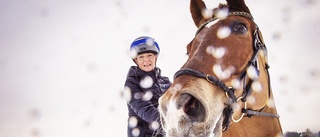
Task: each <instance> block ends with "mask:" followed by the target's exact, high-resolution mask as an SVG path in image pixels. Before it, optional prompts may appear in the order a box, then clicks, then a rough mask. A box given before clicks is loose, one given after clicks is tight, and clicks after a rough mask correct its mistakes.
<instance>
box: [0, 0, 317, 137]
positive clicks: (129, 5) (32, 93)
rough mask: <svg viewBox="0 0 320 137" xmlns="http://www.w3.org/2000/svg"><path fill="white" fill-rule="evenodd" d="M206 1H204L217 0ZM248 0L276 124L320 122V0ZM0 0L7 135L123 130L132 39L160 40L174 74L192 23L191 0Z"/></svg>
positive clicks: (68, 136)
mask: <svg viewBox="0 0 320 137" xmlns="http://www.w3.org/2000/svg"><path fill="white" fill-rule="evenodd" d="M205 1H206V3H208V4H210V5H208V7H209V8H213V7H216V6H217V5H218V3H225V1H220V0H219V1H212V0H205ZM246 3H247V5H248V7H249V9H250V11H251V12H252V14H253V16H254V19H255V22H256V23H257V25H258V26H259V27H260V30H261V32H262V34H263V37H264V41H265V43H266V45H267V47H268V58H269V62H268V63H269V65H270V77H271V87H272V91H273V93H274V97H275V100H270V101H268V105H269V106H274V105H275V106H276V108H277V111H278V113H279V115H280V121H281V124H282V129H283V130H284V131H301V132H302V131H305V129H306V128H309V129H310V130H311V131H314V132H317V131H319V129H320V124H319V122H317V121H315V120H314V119H317V117H318V115H319V110H320V107H319V105H317V104H319V103H320V102H319V99H318V97H319V96H320V92H318V88H317V87H318V84H319V83H320V66H319V63H317V62H318V60H317V59H318V53H319V52H318V51H319V46H318V44H317V43H318V39H319V34H320V29H319V28H320V26H319V25H318V24H319V22H320V17H319V14H318V11H319V9H320V2H319V1H317V0H291V1H289V0H284V1H276V0H269V1H265V0H247V1H246ZM164 7H165V8H166V10H163V9H164ZM0 8H1V11H3V12H0V16H1V22H0V30H1V31H0V80H1V84H0V108H1V109H0V121H1V123H0V135H1V136H5V137H21V136H24V137H42V136H45V137H88V136H92V137H105V136H110V135H112V136H126V130H127V124H128V116H127V113H128V112H127V106H126V102H127V101H126V100H128V97H131V96H134V95H130V93H129V90H128V89H124V87H123V85H124V81H125V78H126V75H127V72H128V69H129V67H130V66H131V65H135V64H134V63H133V61H132V59H131V56H130V54H129V52H128V50H129V47H130V44H131V42H132V41H133V40H134V39H135V38H137V37H139V36H144V35H148V36H152V37H153V38H155V39H156V41H157V42H158V44H159V46H160V48H161V53H160V55H159V59H158V62H157V66H158V67H160V68H161V69H162V75H165V76H168V77H169V78H170V79H171V80H173V75H174V73H175V72H176V71H177V70H178V69H179V68H180V67H181V66H182V65H183V63H184V62H185V61H186V59H187V56H186V55H185V53H186V47H185V46H186V45H187V44H188V43H189V42H190V41H191V40H192V39H193V38H194V34H195V32H196V30H197V28H196V27H195V25H194V23H193V21H192V19H191V15H190V11H189V1H172V0H171V1H169V0H162V1H150V0H141V1H139V2H137V1H121V0H113V1H97V0H90V1H87V0H80V1H61V0H55V1H53V0H46V1H40V0H34V1H21V0H16V1H10V0H4V1H0ZM270 9H272V10H270ZM172 11H174V12H172ZM210 14H211V13H210ZM226 36H227V35H224V36H223V37H226ZM133 56H134V55H133ZM217 70H218V71H220V72H223V71H224V70H219V69H217ZM235 84H236V83H235ZM176 88H177V90H178V89H179V86H177V87H176ZM180 88H181V86H180ZM128 93H129V94H128ZM138 96H139V97H140V98H142V97H143V95H138ZM248 100H251V102H253V103H254V102H255V101H254V100H255V99H250V98H249V99H248ZM306 108H310V109H306ZM301 116H303V117H304V118H303V119H299V117H301ZM292 119H294V120H292ZM297 123H299V124H297ZM139 132H140V131H138V130H134V133H135V134H139Z"/></svg>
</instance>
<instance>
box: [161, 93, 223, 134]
mask: <svg viewBox="0 0 320 137" xmlns="http://www.w3.org/2000/svg"><path fill="white" fill-rule="evenodd" d="M169 90H170V89H169ZM167 92H168V93H166V94H165V95H164V96H162V97H161V98H160V101H159V102H160V107H159V110H160V116H161V124H162V127H163V129H164V130H165V132H166V135H167V136H168V137H209V136H213V135H214V136H215V137H219V136H220V135H221V134H222V133H221V131H222V130H221V129H222V121H223V115H222V111H223V104H219V103H218V102H221V101H213V100H214V99H215V98H210V96H211V95H209V96H208V95H206V94H198V93H201V92H199V91H194V90H180V91H175V92H170V91H167ZM171 93H174V94H171ZM196 93H197V94H196ZM202 93H204V92H203V91H202ZM169 94H170V95H169ZM212 99H213V100H212ZM216 100H219V99H216ZM207 102H212V103H211V104H209V103H207Z"/></svg>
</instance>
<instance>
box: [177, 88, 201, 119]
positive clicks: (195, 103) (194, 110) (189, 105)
mask: <svg viewBox="0 0 320 137" xmlns="http://www.w3.org/2000/svg"><path fill="white" fill-rule="evenodd" d="M176 107H177V109H180V108H182V109H183V111H184V112H185V113H186V114H187V116H188V118H189V119H190V120H192V121H198V122H200V121H204V118H205V109H204V107H203V105H202V104H201V103H200V101H199V100H197V99H196V98H195V97H193V96H191V95H190V94H182V95H181V97H180V98H179V99H178V100H177V106H176Z"/></svg>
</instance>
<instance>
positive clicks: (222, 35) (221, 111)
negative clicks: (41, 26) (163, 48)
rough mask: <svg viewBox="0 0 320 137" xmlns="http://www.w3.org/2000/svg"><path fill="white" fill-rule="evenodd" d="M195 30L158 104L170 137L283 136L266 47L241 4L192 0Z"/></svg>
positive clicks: (237, 0) (230, 0)
mask: <svg viewBox="0 0 320 137" xmlns="http://www.w3.org/2000/svg"><path fill="white" fill-rule="evenodd" d="M190 11H191V15H192V18H193V21H194V23H195V25H196V26H197V27H198V31H197V32H196V35H195V38H194V39H193V40H192V41H191V42H190V43H189V44H188V46H187V54H188V55H189V58H188V60H187V61H186V63H185V64H184V65H183V66H182V67H181V69H180V70H179V71H178V72H176V74H175V77H174V78H175V79H174V81H173V84H172V86H171V87H170V88H169V89H168V91H166V93H165V94H164V95H163V96H162V97H161V98H160V100H159V104H160V105H159V111H160V115H161V124H162V127H163V129H164V130H165V132H166V135H167V136H169V137H208V136H215V137H220V136H230V137H236V136H237V137H238V136H239V137H275V136H282V129H281V125H280V122H279V118H278V117H279V116H278V115H277V111H276V108H275V105H274V101H273V95H272V91H271V88H270V78H269V73H268V67H269V66H268V62H267V49H266V46H265V44H264V42H263V39H262V36H261V33H260V31H259V28H258V26H257V25H256V24H255V22H254V20H253V17H252V16H251V13H250V11H249V9H248V7H247V6H246V4H245V2H244V1H243V0H227V4H220V5H219V6H218V7H217V8H215V9H212V10H208V9H207V8H206V5H205V3H204V2H203V1H202V0H191V3H190Z"/></svg>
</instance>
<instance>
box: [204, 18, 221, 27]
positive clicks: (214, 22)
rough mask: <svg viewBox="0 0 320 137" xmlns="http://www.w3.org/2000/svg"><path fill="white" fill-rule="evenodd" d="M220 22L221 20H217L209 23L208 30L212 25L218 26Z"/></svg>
mask: <svg viewBox="0 0 320 137" xmlns="http://www.w3.org/2000/svg"><path fill="white" fill-rule="evenodd" d="M218 21H220V20H219V19H216V20H214V21H211V22H209V23H208V24H207V25H206V28H210V27H211V26H212V25H214V24H216V23H217V22H218Z"/></svg>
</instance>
